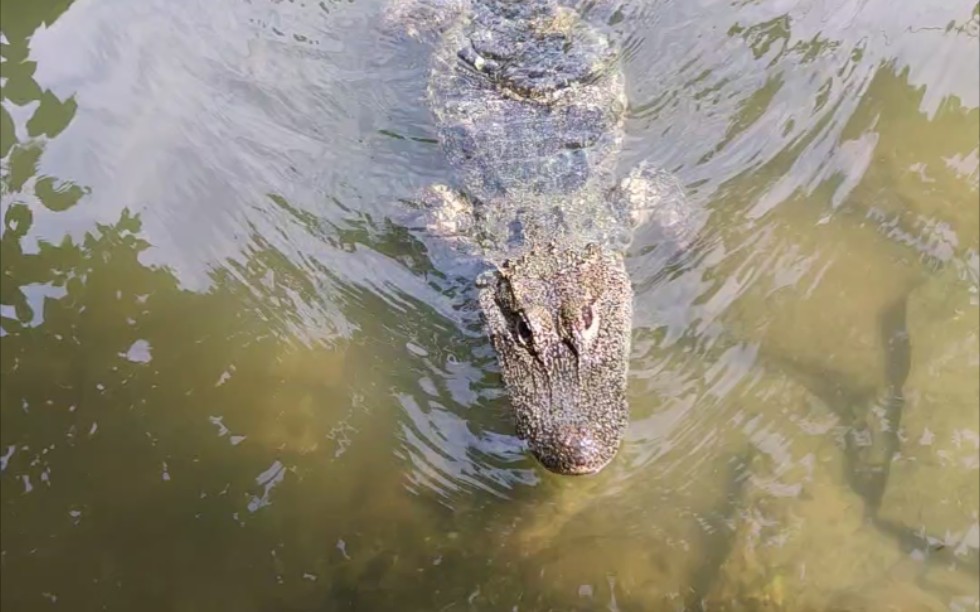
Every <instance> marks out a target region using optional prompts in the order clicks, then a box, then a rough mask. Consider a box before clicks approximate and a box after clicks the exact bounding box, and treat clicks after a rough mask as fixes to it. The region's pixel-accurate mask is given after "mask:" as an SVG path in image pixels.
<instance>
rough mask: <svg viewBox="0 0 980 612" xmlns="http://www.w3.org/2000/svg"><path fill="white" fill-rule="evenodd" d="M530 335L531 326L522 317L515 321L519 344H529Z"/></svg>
mask: <svg viewBox="0 0 980 612" xmlns="http://www.w3.org/2000/svg"><path fill="white" fill-rule="evenodd" d="M531 337H532V336H531V327H530V326H529V325H528V324H527V321H525V320H524V319H523V318H522V319H521V320H520V321H518V322H517V339H518V340H520V341H521V344H530V343H531Z"/></svg>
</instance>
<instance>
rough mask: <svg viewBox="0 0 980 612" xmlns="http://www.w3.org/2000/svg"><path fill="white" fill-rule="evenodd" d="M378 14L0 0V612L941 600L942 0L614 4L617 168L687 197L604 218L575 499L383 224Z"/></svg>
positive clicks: (961, 477) (953, 494)
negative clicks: (585, 459) (616, 432)
mask: <svg viewBox="0 0 980 612" xmlns="http://www.w3.org/2000/svg"><path fill="white" fill-rule="evenodd" d="M383 10H384V5H383V3H382V2H381V1H380V0H353V1H350V2H340V1H324V2H321V3H307V4H304V3H302V2H295V1H292V0H291V1H289V2H282V1H281V0H280V1H278V2H277V1H268V0H252V1H246V2H242V1H238V0H216V1H215V2H210V3H193V2H188V1H186V0H177V1H170V2H162V1H159V0H148V1H147V2H141V3H129V2H121V1H119V0H76V1H75V2H70V1H58V2H54V1H51V0H45V1H43V2H31V3H24V2H20V3H15V2H6V3H4V4H3V8H2V20H0V32H2V39H0V55H2V58H3V63H2V78H0V81H2V86H3V88H2V95H0V97H2V101H0V155H2V162H0V216H2V218H3V227H2V237H0V258H2V270H3V275H2V289H0V360H2V361H0V372H2V386H0V485H2V501H0V569H2V589H0V598H2V599H0V601H2V605H3V607H4V609H8V608H9V609H11V610H36V609H49V608H55V609H57V608H59V607H60V608H63V609H71V610H128V609H145V610H157V609H159V610H214V609H236V610H337V609H356V610H377V609H398V610H469V609H479V610H512V609H519V610H547V609H556V610H568V609H582V610H592V609H613V610H616V609H620V610H633V609H637V610H640V609H642V610H661V609H664V610H675V609H676V610H680V609H691V610H697V609H709V610H738V609H743V610H754V609H760V608H765V609H787V610H799V609H814V610H825V609H837V610H841V609H846V610H881V609H895V610H919V609H922V610H947V609H952V610H976V609H978V607H980V586H978V585H980V583H978V572H980V562H978V548H980V524H978V506H980V485H978V470H980V431H978V430H980V423H978V420H980V416H978V415H980V411H978V409H977V408H978V402H980V391H978V383H977V381H978V377H980V372H978V370H980V357H978V352H980V348H978V335H980V334H978V327H980V324H978V292H977V287H978V276H980V273H978V272H980V258H978V250H980V202H978V183H980V135H978V134H980V77H978V73H980V56H978V52H980V49H978V36H980V5H978V4H976V3H971V2H969V1H968V0H964V1H960V0H947V1H944V2H923V3H918V4H914V5H911V4H910V5H908V6H905V5H903V6H902V7H901V9H900V10H899V9H898V8H896V5H894V3H890V2H885V1H884V0H868V1H857V0H827V1H823V2H819V1H809V2H804V1H800V2H777V1H771V2H753V1H746V2H728V3H724V2H713V1H707V0H705V1H702V2H682V1H677V2H640V1H634V2H628V3H625V4H623V5H622V7H621V8H620V10H619V11H618V12H616V13H615V14H614V15H613V17H614V18H613V19H611V22H612V25H611V26H609V28H610V31H611V32H612V33H613V35H615V36H617V37H618V38H619V39H620V40H621V41H622V46H623V66H624V69H625V71H626V75H627V79H628V89H629V95H630V110H629V120H628V124H627V134H628V138H627V142H626V150H625V153H624V159H623V167H624V168H627V169H628V168H629V167H630V166H631V165H632V164H634V163H637V162H639V161H641V160H649V161H651V162H653V163H656V164H657V165H659V166H660V167H662V168H664V169H666V170H669V171H670V172H673V173H675V174H676V175H677V177H678V178H679V180H680V182H681V183H682V184H683V185H684V186H685V191H686V194H687V195H686V197H687V198H688V199H689V201H690V202H691V205H692V207H697V208H698V209H703V210H705V211H707V212H708V216H707V221H706V224H705V226H704V228H703V230H702V232H701V234H700V236H699V241H698V245H697V247H696V248H695V249H694V250H693V251H691V252H690V253H688V254H687V256H686V257H684V258H683V259H681V260H679V261H674V262H670V263H669V265H668V263H667V262H665V261H664V258H663V253H662V252H661V250H660V249H658V248H657V246H658V245H657V243H656V239H655V236H653V235H652V234H651V233H650V232H644V231H643V230H642V229H641V230H640V231H639V232H638V233H637V235H636V236H635V238H634V241H633V244H632V246H631V248H630V257H629V268H630V272H631V275H632V278H633V281H634V285H635V288H636V302H635V310H636V321H635V329H634V337H633V344H634V350H633V359H632V362H631V368H632V370H631V383H630V401H631V405H632V413H633V418H632V422H631V426H630V429H629V433H628V438H627V442H626V444H625V446H624V448H623V450H622V452H621V453H620V455H619V456H618V458H617V459H616V461H615V462H614V463H613V464H611V465H610V466H609V468H607V469H606V470H604V471H603V472H602V473H601V474H600V475H598V476H595V477H590V478H576V479H567V478H566V479H562V478H559V477H555V476H552V475H550V474H548V473H547V472H545V471H544V470H542V468H540V467H539V466H538V465H537V464H535V463H534V462H533V461H532V460H531V459H530V458H529V457H528V456H527V455H526V454H525V453H524V452H523V447H522V444H521V443H520V441H519V440H517V439H515V438H514V436H513V435H512V429H511V425H510V423H509V421H508V419H507V403H506V398H505V397H503V395H502V393H501V389H500V382H499V379H498V376H497V371H496V366H495V364H494V358H493V355H492V353H491V352H490V348H489V345H488V343H487V342H486V341H485V340H484V339H483V338H482V337H481V335H480V333H479V332H480V328H479V318H478V316H477V314H476V313H475V312H474V311H473V305H472V301H471V299H470V298H471V295H470V294H469V293H468V291H467V285H466V282H465V275H466V272H467V270H466V269H465V267H464V266H462V265H460V266H458V267H454V265H453V262H452V261H451V260H448V261H447V260H446V259H445V258H444V257H443V258H437V257H435V255H436V254H435V253H433V252H430V250H429V249H430V247H431V245H427V244H426V243H425V242H424V241H421V240H420V239H419V238H418V236H416V235H413V234H412V233H411V232H409V231H406V229H405V228H403V227H401V226H399V224H398V223H397V222H396V220H397V219H398V218H399V214H398V213H399V210H400V208H399V207H400V206H403V205H404V204H402V203H401V201H402V200H404V199H406V198H410V197H411V196H412V194H413V193H414V192H415V191H416V190H417V189H418V188H420V187H422V186H424V185H427V184H430V183H434V182H439V181H445V180H448V178H449V173H448V168H447V167H446V164H445V161H444V159H443V158H442V156H441V154H440V152H439V149H438V145H437V144H436V142H435V140H434V129H433V126H432V121H431V118H430V116H429V114H428V111H427V110H426V107H425V101H424V94H425V78H426V74H427V69H426V61H427V57H428V52H427V49H426V48H425V47H424V46H423V45H420V44H417V43H413V42H411V41H409V40H407V39H405V38H403V37H400V36H398V35H397V34H396V33H393V32H392V31H390V30H388V29H386V28H384V27H383V20H382V11H383ZM599 13H602V14H604V15H609V14H610V13H613V11H608V10H603V9H602V7H599V8H597V9H596V14H599ZM437 260H438V261H437ZM436 263H438V264H439V265H438V266H437V265H435V264H436Z"/></svg>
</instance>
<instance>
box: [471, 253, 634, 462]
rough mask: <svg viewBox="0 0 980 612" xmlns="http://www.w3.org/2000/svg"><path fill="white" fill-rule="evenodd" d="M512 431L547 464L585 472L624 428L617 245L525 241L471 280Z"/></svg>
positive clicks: (623, 321)
mask: <svg viewBox="0 0 980 612" xmlns="http://www.w3.org/2000/svg"><path fill="white" fill-rule="evenodd" d="M480 306H481V309H482V310H483V314H484V317H485V318H486V321H487V326H488V331H489V335H490V340H491V343H492V344H493V347H494V349H495V351H496V353H497V359H498V362H499V363H500V368H501V371H502V375H503V380H504V385H505V386H506V388H507V391H508V393H509V395H510V400H511V403H512V405H513V409H514V416H515V420H516V427H517V434H518V435H519V436H520V437H521V438H523V439H525V440H526V441H527V442H528V446H529V447H530V450H531V452H532V453H533V454H534V456H535V457H537V459H538V460H539V461H540V462H541V463H542V464H543V465H544V466H545V467H546V468H548V469H549V470H551V471H553V472H557V473H559V474H589V473H594V472H598V471H599V470H601V469H602V468H603V467H604V466H605V465H606V464H607V463H609V461H611V460H612V458H613V457H614V456H615V455H616V451H617V449H618V448H619V445H620V442H621V441H622V438H623V434H624V432H625V430H626V424H627V421H628V412H629V409H628V406H627V403H626V374H627V367H628V359H629V351H630V330H631V326H632V312H633V291H632V289H631V287H630V281H629V276H628V275H627V273H626V267H625V264H624V262H623V257H622V255H621V254H620V253H617V252H612V251H608V250H605V249H603V248H601V247H599V246H596V245H588V246H586V247H584V248H576V249H568V248H563V247H559V246H555V245H550V246H546V247H544V248H539V249H532V250H530V251H528V252H527V253H525V254H524V255H523V256H521V257H520V258H518V259H514V260H510V261H507V262H505V263H504V264H502V265H501V266H500V267H499V268H498V269H497V270H495V271H493V272H491V273H489V275H488V276H487V277H484V278H483V279H481V282H480Z"/></svg>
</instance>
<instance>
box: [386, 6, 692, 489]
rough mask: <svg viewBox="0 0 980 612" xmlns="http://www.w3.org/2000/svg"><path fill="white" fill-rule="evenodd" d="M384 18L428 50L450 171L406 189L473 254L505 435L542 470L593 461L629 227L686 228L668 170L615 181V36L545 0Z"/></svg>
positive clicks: (603, 427) (629, 293) (592, 465)
mask: <svg viewBox="0 0 980 612" xmlns="http://www.w3.org/2000/svg"><path fill="white" fill-rule="evenodd" d="M387 18H388V20H389V21H388V23H398V24H400V25H401V26H403V28H404V29H403V31H407V32H408V33H409V34H411V35H412V36H413V37H414V38H416V39H422V40H428V41H429V42H430V43H431V44H432V47H433V51H432V59H431V66H430V77H429V81H428V88H427V99H428V104H429V107H430V110H431V113H432V114H433V115H434V118H435V124H436V128H437V131H438V139H439V142H440V144H441V148H442V150H443V152H444V155H445V156H446V158H447V159H448V162H449V164H450V166H451V168H452V169H453V171H454V172H453V176H454V184H452V185H434V186H430V187H428V188H426V189H425V190H424V191H423V193H422V194H421V195H420V196H419V197H418V198H416V202H418V203H420V205H421V210H423V211H425V215H426V216H425V219H426V222H425V224H424V225H425V229H426V231H428V232H429V233H430V234H431V235H434V236H438V237H440V238H441V239H442V240H444V241H445V242H446V243H449V244H451V246H452V248H453V249H455V250H457V251H459V252H460V253H469V254H473V253H476V254H477V256H478V257H479V258H480V259H481V260H482V261H484V262H486V265H487V269H486V270H485V271H483V272H482V273H481V274H479V276H478V277H476V279H475V286H476V289H477V295H478V302H479V307H480V310H481V311H482V315H483V319H484V321H485V327H486V331H487V334H488V336H489V339H490V343H491V345H492V347H493V349H494V352H495V353H496V357H497V362H498V364H499V366H500V370H501V376H502V379H503V383H504V387H505V390H506V392H507V394H508V396H509V398H510V403H511V406H512V408H513V417H514V421H515V426H516V427H515V428H516V433H517V435H518V437H520V438H522V439H523V440H525V441H526V444H527V447H528V449H529V450H530V452H531V453H532V454H533V455H534V456H535V457H536V458H537V460H538V461H539V462H540V463H541V464H542V465H543V466H545V467H546V468H547V469H548V470H550V471H552V472H556V473H558V474H590V473H596V472H598V471H600V470H602V469H603V468H604V467H605V466H606V465H607V464H608V463H609V462H610V461H611V460H612V459H613V458H614V457H615V456H616V454H617V453H618V449H619V447H620V445H621V442H622V440H623V437H624V434H625V431H626V428H627V424H628V420H629V407H628V402H627V398H626V395H627V374H628V368H629V356H630V341H631V331H632V310H633V290H632V287H631V283H630V278H629V275H628V273H627V270H626V263H625V252H626V249H627V247H628V246H629V244H630V241H631V236H632V233H633V230H634V229H635V228H636V227H637V226H638V225H639V224H641V223H644V224H654V225H655V226H656V228H657V230H658V233H659V239H660V240H662V241H664V242H668V243H670V244H671V245H673V249H674V251H676V252H679V251H681V250H683V249H685V248H686V247H687V246H689V244H690V242H691V239H692V237H693V233H694V231H693V228H692V223H691V222H690V219H689V218H688V217H689V215H688V211H687V209H686V206H685V202H684V198H683V190H682V188H681V187H680V186H679V184H678V183H677V180H676V179H675V178H674V177H673V175H671V174H669V173H667V172H663V171H660V170H657V169H656V168H655V167H654V166H653V165H652V164H648V163H644V162H641V163H640V164H638V165H637V166H636V167H634V168H633V169H632V170H630V171H629V172H628V173H626V175H625V176H623V177H621V178H617V176H618V175H617V160H618V157H619V156H620V155H619V153H620V150H621V148H622V141H623V138H624V118H625V114H626V108H627V99H626V87H625V79H624V74H623V71H622V69H621V66H620V63H621V59H620V52H619V49H618V46H617V45H616V44H614V43H613V41H612V38H611V37H610V35H608V34H606V33H604V32H603V31H602V30H601V28H600V26H598V25H594V24H591V23H589V21H588V20H587V19H586V18H585V14H584V13H583V12H579V11H577V10H575V9H574V8H572V7H568V6H564V5H562V4H560V3H559V2H557V1H556V0H469V1H467V0H403V1H401V2H399V3H397V4H394V5H391V6H390V7H389V12H388V13H387ZM678 193H679V194H681V195H680V197H678V196H677V194H678Z"/></svg>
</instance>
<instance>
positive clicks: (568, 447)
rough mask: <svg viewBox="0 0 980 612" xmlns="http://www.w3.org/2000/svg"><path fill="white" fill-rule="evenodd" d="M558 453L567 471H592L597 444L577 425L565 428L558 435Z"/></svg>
mask: <svg viewBox="0 0 980 612" xmlns="http://www.w3.org/2000/svg"><path fill="white" fill-rule="evenodd" d="M557 442H558V446H559V453H560V454H561V455H562V458H563V459H564V461H563V462H562V463H564V464H565V466H567V468H568V469H569V471H576V472H578V471H592V469H594V464H595V460H596V456H597V455H598V454H599V445H598V444H597V443H596V440H595V438H594V437H592V435H591V434H589V432H587V431H585V430H584V429H582V428H579V427H568V428H565V429H563V430H562V431H561V433H559V435H558V440H557Z"/></svg>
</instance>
